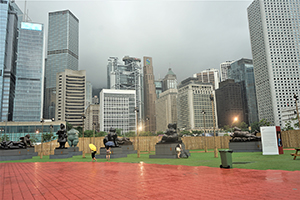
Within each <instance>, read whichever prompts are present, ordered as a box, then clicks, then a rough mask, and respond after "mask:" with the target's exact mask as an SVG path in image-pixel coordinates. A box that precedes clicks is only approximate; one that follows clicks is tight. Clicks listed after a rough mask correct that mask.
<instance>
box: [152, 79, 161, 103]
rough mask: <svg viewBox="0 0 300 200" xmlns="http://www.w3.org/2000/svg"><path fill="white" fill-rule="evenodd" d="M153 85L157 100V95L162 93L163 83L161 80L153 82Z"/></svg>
mask: <svg viewBox="0 0 300 200" xmlns="http://www.w3.org/2000/svg"><path fill="white" fill-rule="evenodd" d="M154 85H155V93H156V99H157V98H159V94H160V93H162V92H163V86H162V85H163V83H162V80H161V79H160V80H155V81H154Z"/></svg>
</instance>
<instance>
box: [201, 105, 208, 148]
mask: <svg viewBox="0 0 300 200" xmlns="http://www.w3.org/2000/svg"><path fill="white" fill-rule="evenodd" d="M202 114H203V125H204V142H205V146H204V152H205V153H207V143H206V133H205V114H206V112H205V111H204V110H202Z"/></svg>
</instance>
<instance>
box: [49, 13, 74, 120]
mask: <svg viewBox="0 0 300 200" xmlns="http://www.w3.org/2000/svg"><path fill="white" fill-rule="evenodd" d="M78 43H79V20H78V19H77V17H76V16H75V15H74V14H73V13H72V12H71V11H69V10H63V11H57V12H50V13H49V22H48V45H47V46H48V51H47V62H46V70H45V106H44V113H45V114H44V117H45V118H49V119H50V118H53V117H54V115H55V107H56V104H55V102H56V74H57V73H59V72H64V71H65V69H71V70H78V55H79V54H78V49H79V47H78Z"/></svg>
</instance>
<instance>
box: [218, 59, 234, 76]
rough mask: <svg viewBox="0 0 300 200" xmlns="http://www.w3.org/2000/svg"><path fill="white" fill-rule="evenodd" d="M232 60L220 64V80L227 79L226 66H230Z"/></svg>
mask: <svg viewBox="0 0 300 200" xmlns="http://www.w3.org/2000/svg"><path fill="white" fill-rule="evenodd" d="M231 63H232V61H225V62H223V63H221V64H220V70H221V77H220V78H221V81H225V80H226V79H228V68H229V67H230V64H231Z"/></svg>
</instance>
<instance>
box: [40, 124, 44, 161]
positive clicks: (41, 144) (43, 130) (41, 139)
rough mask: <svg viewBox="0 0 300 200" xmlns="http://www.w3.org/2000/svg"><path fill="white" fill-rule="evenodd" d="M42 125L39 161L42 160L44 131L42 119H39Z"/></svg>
mask: <svg viewBox="0 0 300 200" xmlns="http://www.w3.org/2000/svg"><path fill="white" fill-rule="evenodd" d="M41 123H42V134H41V153H40V159H42V158H43V131H44V118H42V119H41Z"/></svg>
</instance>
